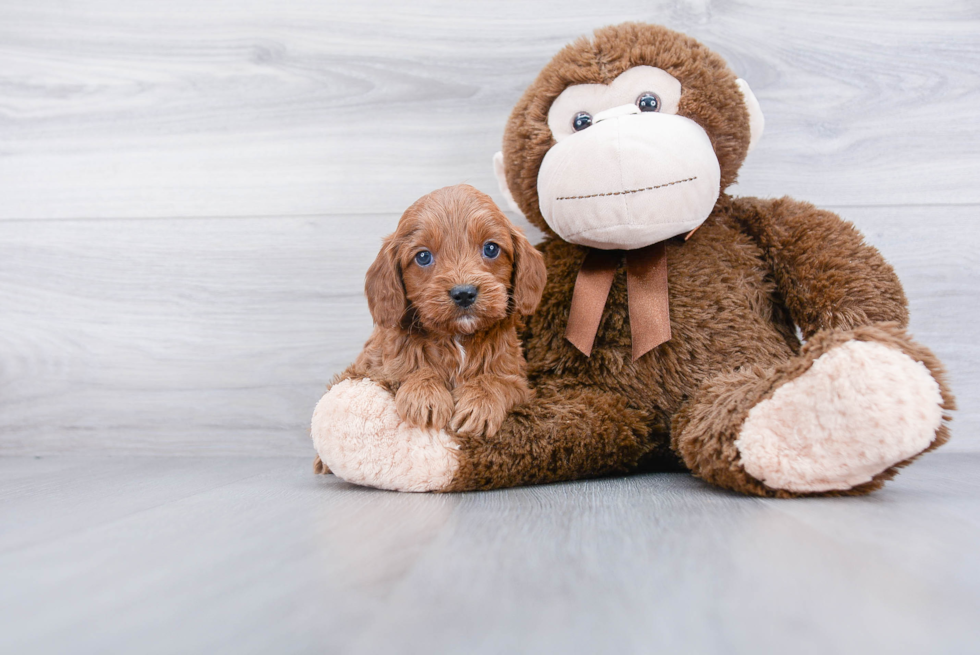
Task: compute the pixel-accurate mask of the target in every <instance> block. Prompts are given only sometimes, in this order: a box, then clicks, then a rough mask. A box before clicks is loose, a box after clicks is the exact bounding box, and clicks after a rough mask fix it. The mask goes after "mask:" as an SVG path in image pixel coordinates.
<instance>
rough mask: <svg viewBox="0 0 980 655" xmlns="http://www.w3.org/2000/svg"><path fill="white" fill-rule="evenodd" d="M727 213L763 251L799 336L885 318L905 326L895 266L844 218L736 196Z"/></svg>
mask: <svg viewBox="0 0 980 655" xmlns="http://www.w3.org/2000/svg"><path fill="white" fill-rule="evenodd" d="M732 211H733V215H734V217H735V218H736V219H737V220H738V221H739V222H740V223H741V224H742V226H743V227H744V229H745V230H746V231H747V232H748V233H749V234H750V235H751V236H752V237H753V238H754V239H755V240H756V242H758V244H759V245H760V246H761V247H762V249H763V251H764V252H765V256H766V258H767V260H768V261H769V264H770V266H771V268H772V272H773V276H774V277H775V282H776V286H777V288H778V289H779V291H780V293H781V294H782V296H783V299H784V300H785V302H786V306H787V308H788V309H789V311H790V314H791V315H792V317H793V320H794V321H795V322H796V324H797V325H798V326H799V327H800V330H801V331H802V332H803V336H804V338H807V339H809V338H810V337H811V336H813V335H814V334H816V333H817V332H819V331H820V330H824V329H839V330H848V329H852V328H855V327H859V326H862V325H870V324H872V323H878V322H884V321H892V322H895V323H898V324H899V325H901V326H902V327H904V326H905V325H907V323H908V302H907V300H906V298H905V292H904V291H903V290H902V285H901V283H900V282H899V280H898V277H897V276H896V275H895V271H894V270H893V269H892V267H891V266H890V265H889V264H888V262H886V261H885V259H884V258H883V257H882V256H881V253H879V252H878V251H877V250H876V249H875V248H874V247H872V246H870V245H868V244H867V243H865V242H864V238H863V237H862V236H861V233H860V232H858V231H857V229H856V228H855V227H854V226H853V225H851V224H850V223H848V222H847V221H844V220H843V219H841V218H840V217H839V216H837V215H836V214H834V213H832V212H828V211H824V210H821V209H817V208H816V207H814V206H813V205H811V204H809V203H805V202H799V201H797V200H793V199H791V198H779V199H776V200H764V199H760V198H734V199H733V200H732Z"/></svg>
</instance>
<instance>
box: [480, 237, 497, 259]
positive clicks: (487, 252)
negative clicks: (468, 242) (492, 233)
mask: <svg viewBox="0 0 980 655" xmlns="http://www.w3.org/2000/svg"><path fill="white" fill-rule="evenodd" d="M499 254H500V246H498V245H497V244H495V243H494V242H493V241H487V242H486V243H485V244H483V256H484V257H486V258H487V259H496V258H497V255H499Z"/></svg>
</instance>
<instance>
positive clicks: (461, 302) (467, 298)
mask: <svg viewBox="0 0 980 655" xmlns="http://www.w3.org/2000/svg"><path fill="white" fill-rule="evenodd" d="M477 293H478V291H477V289H476V287H475V286H473V285H472V284H460V285H458V286H455V287H453V288H452V289H450V290H449V297H450V298H452V299H453V302H454V303H456V306H457V307H461V308H462V309H466V308H468V307H469V306H470V305H472V304H473V303H475V302H476V296H477Z"/></svg>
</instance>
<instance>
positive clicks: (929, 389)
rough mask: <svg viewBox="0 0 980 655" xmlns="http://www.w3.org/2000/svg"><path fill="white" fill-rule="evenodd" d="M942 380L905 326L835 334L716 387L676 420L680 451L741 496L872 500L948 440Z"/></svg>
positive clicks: (704, 390)
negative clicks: (904, 470) (861, 496)
mask: <svg viewBox="0 0 980 655" xmlns="http://www.w3.org/2000/svg"><path fill="white" fill-rule="evenodd" d="M944 377H945V376H944V372H943V370H942V366H941V365H940V363H939V361H938V360H937V359H936V358H935V357H934V356H933V355H932V353H931V352H929V350H928V349H926V348H925V347H923V346H920V345H918V344H916V343H915V342H913V341H912V340H911V339H910V338H909V337H908V336H907V335H906V334H905V332H904V331H903V330H902V329H901V328H900V327H898V326H897V325H894V324H887V323H881V324H877V325H870V326H866V327H861V328H857V329H854V330H848V331H825V332H822V333H819V334H817V335H815V336H814V337H813V338H812V339H810V341H809V342H808V343H807V345H806V346H805V347H804V349H803V351H802V352H801V354H800V355H799V356H798V357H795V358H793V359H791V360H789V361H786V362H783V363H781V364H779V365H777V366H775V367H770V368H766V367H763V366H746V367H743V368H741V369H739V370H737V371H735V372H733V373H729V374H725V375H721V376H718V377H716V378H713V379H711V380H708V381H707V382H706V383H705V384H704V385H702V387H701V389H700V390H699V391H698V393H696V394H695V395H694V397H693V398H691V399H690V400H689V401H688V402H687V403H686V404H685V406H684V407H683V408H682V409H681V411H679V412H678V413H677V415H676V416H675V417H674V420H673V423H672V428H671V435H672V436H671V441H672V446H673V448H674V450H675V451H676V452H677V453H678V455H680V456H681V457H682V458H683V460H684V463H685V464H686V465H687V466H688V468H690V469H691V471H692V472H693V473H694V474H695V475H697V476H699V477H701V478H703V479H705V480H707V481H708V482H711V483H712V484H716V485H718V486H721V487H725V488H728V489H733V490H735V491H740V492H743V493H749V494H754V495H758V496H775V497H791V496H803V495H812V494H827V495H838V494H840V495H856V494H865V493H868V492H870V491H873V490H875V489H878V488H880V487H881V486H882V485H883V484H884V483H885V481H886V480H889V479H891V478H892V477H894V476H895V474H896V473H897V471H898V469H899V468H901V467H902V466H905V465H906V464H908V463H909V462H911V461H912V460H913V459H915V458H916V457H918V456H919V455H920V454H922V453H923V452H925V451H927V450H931V449H933V448H936V447H938V446H940V445H942V444H943V443H945V442H946V440H947V439H948V438H949V434H948V428H947V427H946V424H945V421H946V420H948V419H949V417H948V416H947V415H945V414H944V410H951V409H953V408H954V400H953V396H952V394H951V393H950V392H949V390H948V388H947V387H946V384H945V380H944Z"/></svg>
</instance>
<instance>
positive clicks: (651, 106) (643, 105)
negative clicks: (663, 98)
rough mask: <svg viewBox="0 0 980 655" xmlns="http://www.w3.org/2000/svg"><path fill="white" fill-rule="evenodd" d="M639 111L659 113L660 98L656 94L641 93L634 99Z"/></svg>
mask: <svg viewBox="0 0 980 655" xmlns="http://www.w3.org/2000/svg"><path fill="white" fill-rule="evenodd" d="M636 106H637V107H639V108H640V111H660V96H658V95H657V94H656V93H650V92H649V91H648V92H646V93H641V94H640V95H639V97H637V99H636Z"/></svg>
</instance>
